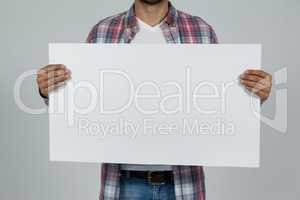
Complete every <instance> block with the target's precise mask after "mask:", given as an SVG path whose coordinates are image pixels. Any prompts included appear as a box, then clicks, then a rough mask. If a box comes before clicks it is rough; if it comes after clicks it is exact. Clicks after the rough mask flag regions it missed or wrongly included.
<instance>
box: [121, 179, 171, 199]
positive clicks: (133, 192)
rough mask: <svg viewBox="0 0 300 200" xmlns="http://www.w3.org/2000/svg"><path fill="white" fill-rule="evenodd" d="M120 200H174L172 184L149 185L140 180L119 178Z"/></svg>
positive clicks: (145, 181)
mask: <svg viewBox="0 0 300 200" xmlns="http://www.w3.org/2000/svg"><path fill="white" fill-rule="evenodd" d="M120 184H121V185H120V187H121V188H120V200H175V191H174V184H172V183H166V184H162V185H156V184H151V183H149V182H148V181H147V180H143V179H140V178H134V177H130V178H126V177H121V182H120Z"/></svg>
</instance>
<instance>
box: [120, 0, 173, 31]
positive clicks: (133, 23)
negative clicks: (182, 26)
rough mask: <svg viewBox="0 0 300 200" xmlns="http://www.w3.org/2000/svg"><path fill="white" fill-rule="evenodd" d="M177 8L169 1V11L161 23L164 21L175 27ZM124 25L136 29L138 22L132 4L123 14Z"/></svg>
mask: <svg viewBox="0 0 300 200" xmlns="http://www.w3.org/2000/svg"><path fill="white" fill-rule="evenodd" d="M177 16H178V13H177V10H176V8H175V7H174V6H173V5H172V4H171V3H170V2H169V11H168V14H167V16H166V17H165V19H164V21H163V23H166V24H167V25H168V26H170V27H175V26H176V22H177ZM125 26H126V28H128V29H131V30H132V29H137V26H138V22H137V19H136V17H135V12H134V4H133V5H132V6H131V8H130V9H129V10H128V11H127V13H126V16H125Z"/></svg>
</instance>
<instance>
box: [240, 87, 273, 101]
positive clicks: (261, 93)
mask: <svg viewBox="0 0 300 200" xmlns="http://www.w3.org/2000/svg"><path fill="white" fill-rule="evenodd" d="M246 88H247V90H249V91H250V92H252V93H253V94H256V95H257V96H259V97H260V98H261V99H262V100H265V99H267V98H268V97H269V94H270V93H269V92H264V91H263V90H257V89H255V88H251V87H247V86H246Z"/></svg>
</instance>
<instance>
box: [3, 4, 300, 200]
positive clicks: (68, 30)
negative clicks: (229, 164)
mask: <svg viewBox="0 0 300 200" xmlns="http://www.w3.org/2000/svg"><path fill="white" fill-rule="evenodd" d="M131 2H132V1H131V0H121V1H120V0H109V1H100V0H85V1H74V0H73V1H72V0H51V1H42V0H27V1H20V0H1V7H0V30H1V31H0V34H1V35H0V53H1V54H0V55H1V57H0V64H1V72H0V83H1V84H0V86H1V93H0V97H1V98H0V99H1V100H0V104H1V119H0V123H1V129H0V130H1V135H0V199H1V200H8V199H26V200H27V199H28V200H37V199H39V200H41V199H42V200H53V199H56V200H59V199H72V200H76V199H97V196H98V188H99V178H98V177H99V166H98V165H97V164H78V163H51V162H49V161H48V121H47V120H48V117H47V114H42V115H29V114H26V113H24V112H22V111H21V110H20V109H19V108H18V107H17V106H16V104H15V102H14V98H13V87H14V83H15V80H16V79H17V77H18V76H19V75H20V74H21V73H22V72H24V71H26V70H28V69H37V68H39V67H40V66H42V65H44V64H46V63H47V62H48V55H47V54H48V50H47V44H48V43H49V42H82V41H84V40H85V38H86V35H87V33H88V31H89V30H90V28H91V27H92V25H94V24H95V23H97V22H98V20H100V19H101V18H103V17H105V16H109V15H111V14H114V13H117V12H120V11H123V10H126V9H128V7H129V6H130V4H131ZM173 2H174V4H175V5H176V7H177V8H179V9H181V10H184V11H187V12H190V13H192V14H195V15H199V16H201V17H202V18H204V19H205V20H206V21H208V22H209V23H210V24H211V25H212V26H213V27H214V28H215V30H216V32H217V34H218V36H219V39H220V42H221V43H262V44H263V66H264V69H265V70H267V71H269V72H272V73H273V72H274V71H276V70H277V69H280V68H281V67H288V84H287V85H284V86H283V87H288V97H289V98H288V131H287V133H286V134H281V133H279V132H277V131H276V130H273V129H272V128H270V127H268V126H266V125H264V124H262V128H261V133H262V134H261V140H262V141H261V143H262V144H261V167H260V168H259V169H242V168H206V185H207V192H208V200H220V199H222V200H241V199H243V200H244V199H245V200H247V199H249V200H250V199H251V200H252V199H272V200H279V199H280V200H282V199H288V200H293V199H299V197H298V196H299V195H300V192H299V186H300V185H299V180H300V176H299V167H300V166H299V164H300V162H299V155H298V154H299V150H300V149H299V145H298V143H299V139H300V136H299V135H300V133H298V127H297V125H298V124H297V122H298V121H299V117H298V114H299V106H298V101H299V100H300V98H299V84H298V83H297V82H296V80H297V79H299V78H298V77H297V76H298V74H299V72H300V71H299V68H298V67H299V66H300V65H299V64H300V63H299V59H298V57H297V55H298V54H299V47H298V46H297V45H299V42H300V40H299V35H300V29H299V20H300V17H299V10H300V3H299V0H227V1H219V0H188V1H187V0H185V1H179V0H177V1H173ZM34 81H35V78H34V77H32V78H28V79H26V81H25V82H24V84H23V86H22V98H23V100H24V102H26V104H27V105H29V106H31V107H36V108H38V107H42V106H44V105H43V102H42V100H41V99H40V98H39V96H38V94H37V88H36V85H35V82H34ZM273 89H275V88H273ZM274 103H275V99H274V95H273V96H271V98H270V101H269V102H268V103H266V104H265V105H264V107H263V114H264V115H266V116H270V117H272V116H273V115H274V112H275V111H274V109H273V106H274ZM297 197H298V198H297Z"/></svg>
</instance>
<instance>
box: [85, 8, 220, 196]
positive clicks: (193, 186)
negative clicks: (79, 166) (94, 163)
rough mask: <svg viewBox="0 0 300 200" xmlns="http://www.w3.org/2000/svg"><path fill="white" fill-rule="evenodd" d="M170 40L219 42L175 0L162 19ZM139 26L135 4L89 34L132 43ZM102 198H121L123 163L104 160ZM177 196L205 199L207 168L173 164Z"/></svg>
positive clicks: (96, 38) (91, 37)
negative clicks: (180, 7)
mask: <svg viewBox="0 0 300 200" xmlns="http://www.w3.org/2000/svg"><path fill="white" fill-rule="evenodd" d="M160 28H161V29H162V32H163V35H164V37H165V39H166V41H167V43H201V44H214V43H217V37H216V35H215V32H214V31H213V29H212V27H211V26H210V25H208V24H207V23H206V22H205V21H203V20H202V19H201V18H199V17H195V16H191V15H189V14H186V13H183V12H181V11H178V10H176V9H175V8H174V7H173V6H172V5H171V3H170V4H169V12H168V15H167V16H166V18H165V19H164V21H163V22H162V23H161V25H160ZM138 31H139V26H138V23H137V20H136V17H135V13H134V6H132V7H131V8H130V10H129V11H127V12H123V13H120V14H117V15H114V16H111V17H108V18H105V19H103V20H101V21H100V22H99V23H98V24H96V25H95V26H94V27H93V29H92V30H91V32H90V33H89V35H88V38H87V42H88V43H130V42H131V41H132V39H133V38H134V36H135V35H136V33H137V32H138ZM101 171H102V173H101V189H100V197H99V199H100V200H118V199H119V193H120V183H119V180H120V179H119V178H120V164H109V163H105V164H102V170H101ZM173 174H174V185H175V196H176V200H205V184H204V172H203V168H202V167H198V166H173Z"/></svg>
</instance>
